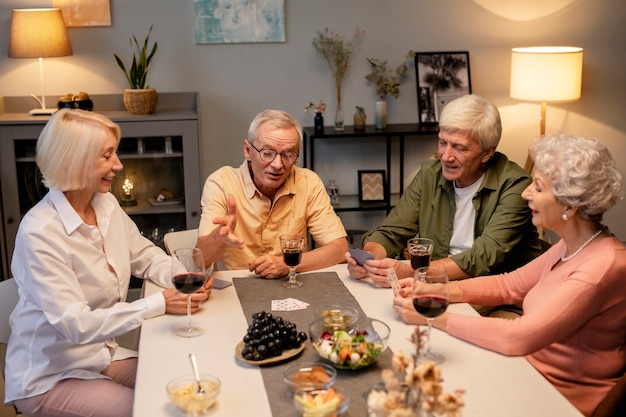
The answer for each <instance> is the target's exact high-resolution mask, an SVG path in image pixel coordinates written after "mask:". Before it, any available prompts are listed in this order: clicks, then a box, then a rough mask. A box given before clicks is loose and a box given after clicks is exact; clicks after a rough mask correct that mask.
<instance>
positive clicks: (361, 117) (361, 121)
mask: <svg viewBox="0 0 626 417" xmlns="http://www.w3.org/2000/svg"><path fill="white" fill-rule="evenodd" d="M365 119H366V116H365V113H364V112H362V111H357V112H355V113H354V130H365Z"/></svg>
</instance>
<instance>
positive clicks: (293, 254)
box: [283, 249, 302, 266]
mask: <svg viewBox="0 0 626 417" xmlns="http://www.w3.org/2000/svg"><path fill="white" fill-rule="evenodd" d="M283 258H284V260H285V264H287V266H298V265H299V264H300V260H301V259H302V250H301V249H285V250H284V251H283Z"/></svg>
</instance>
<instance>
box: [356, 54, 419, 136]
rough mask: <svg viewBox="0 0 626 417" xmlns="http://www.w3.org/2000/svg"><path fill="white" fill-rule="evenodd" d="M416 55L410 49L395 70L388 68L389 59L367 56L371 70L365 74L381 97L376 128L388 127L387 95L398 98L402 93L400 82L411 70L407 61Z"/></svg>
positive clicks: (377, 105) (378, 103)
mask: <svg viewBox="0 0 626 417" xmlns="http://www.w3.org/2000/svg"><path fill="white" fill-rule="evenodd" d="M414 57H415V52H414V51H409V52H408V53H407V54H406V56H405V57H404V62H403V63H402V64H400V65H398V67H396V69H395V70H391V69H387V61H383V60H380V59H376V58H367V62H368V63H369V64H370V67H371V72H370V73H369V74H367V75H366V76H365V79H366V80H367V81H368V82H370V83H373V84H374V89H375V90H376V95H377V96H378V98H379V100H378V101H376V119H375V120H376V129H384V128H386V127H387V95H391V96H393V97H394V98H395V99H397V98H398V96H399V95H400V82H401V81H402V80H403V79H404V77H405V75H406V73H407V72H408V71H409V66H408V65H407V62H409V60H412V59H413V58H414Z"/></svg>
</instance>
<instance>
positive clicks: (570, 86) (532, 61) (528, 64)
mask: <svg viewBox="0 0 626 417" xmlns="http://www.w3.org/2000/svg"><path fill="white" fill-rule="evenodd" d="M582 73H583V50H582V48H578V47H573V46H534V47H528V48H513V52H512V55H511V88H510V93H509V94H510V96H511V97H512V98H514V99H518V100H524V101H539V102H541V121H540V127H539V134H540V135H541V136H543V135H545V133H546V108H547V102H548V101H549V102H565V101H573V100H578V99H579V98H580V91H581V85H582ZM525 169H526V171H528V172H529V173H530V172H531V171H532V169H533V161H532V159H530V156H529V157H528V158H527V159H526V165H525Z"/></svg>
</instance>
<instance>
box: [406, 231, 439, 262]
mask: <svg viewBox="0 0 626 417" xmlns="http://www.w3.org/2000/svg"><path fill="white" fill-rule="evenodd" d="M433 247H434V243H433V241H432V240H431V239H427V238H425V237H415V238H413V239H409V241H408V242H407V243H406V248H407V251H408V252H409V256H410V257H411V268H413V269H414V270H415V269H417V268H421V267H424V266H428V265H430V257H431V255H432V253H433Z"/></svg>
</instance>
